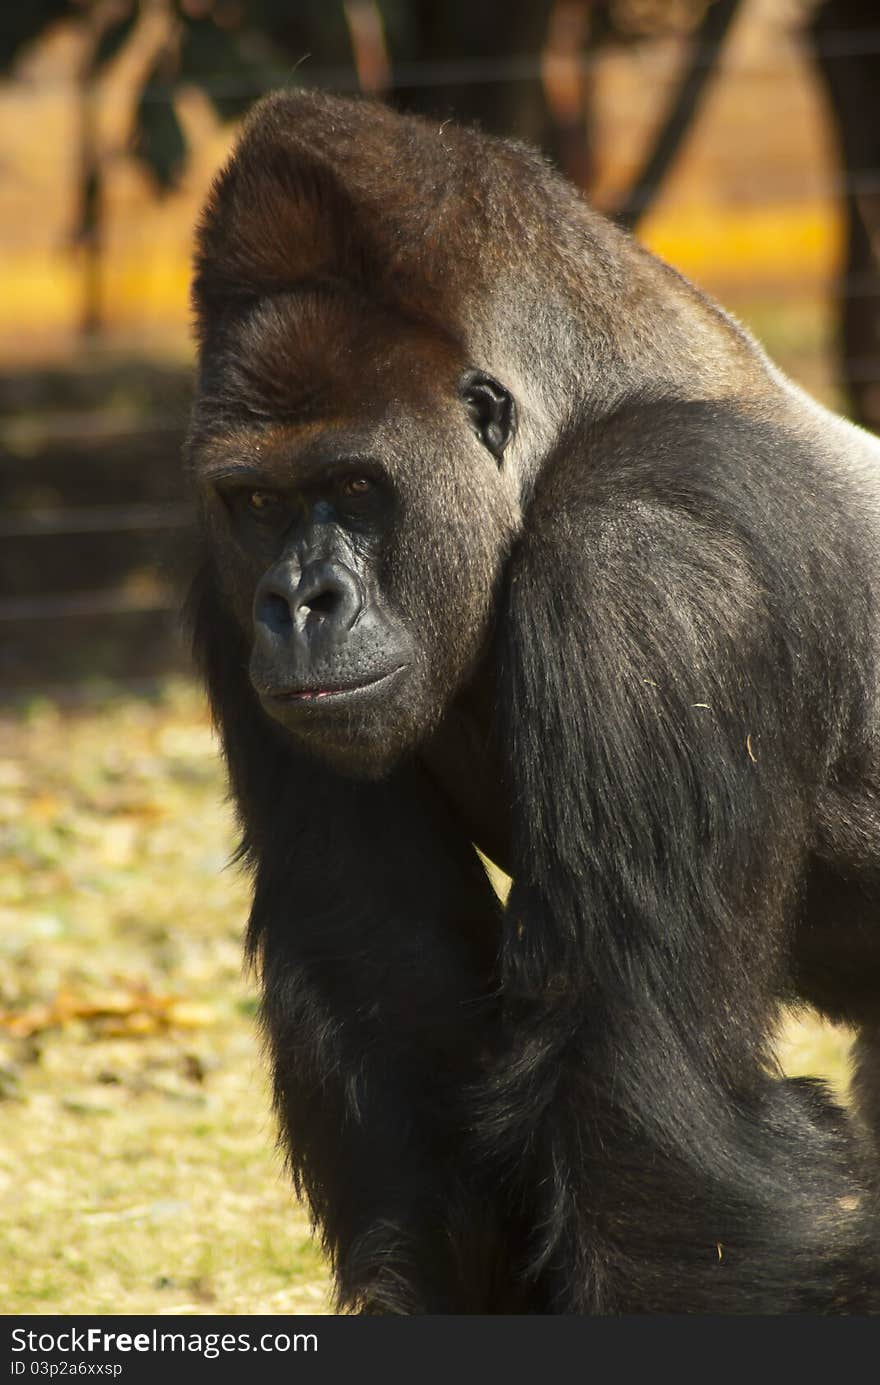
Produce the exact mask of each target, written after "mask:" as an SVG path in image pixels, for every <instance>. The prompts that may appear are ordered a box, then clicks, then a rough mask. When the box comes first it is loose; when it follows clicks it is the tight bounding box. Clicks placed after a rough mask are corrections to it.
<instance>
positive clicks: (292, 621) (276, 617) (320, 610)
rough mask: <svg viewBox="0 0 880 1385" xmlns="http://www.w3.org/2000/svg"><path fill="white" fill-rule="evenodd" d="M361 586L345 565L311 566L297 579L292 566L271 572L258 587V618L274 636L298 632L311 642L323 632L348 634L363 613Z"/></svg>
mask: <svg viewBox="0 0 880 1385" xmlns="http://www.w3.org/2000/svg"><path fill="white" fill-rule="evenodd" d="M363 605H364V601H363V593H362V591H361V586H360V583H359V582H358V580H357V578H356V577H355V575H354V573H353V572H351V571H350V570H349V569H348V568H347V567H346V566H345V565H344V563H338V562H333V561H332V560H330V559H321V560H319V561H316V562H312V563H308V564H307V565H306V566H305V567H304V568H303V570H302V572H301V573H300V575H299V579H298V580H295V579H294V577H293V573H292V571H291V569H290V568H289V567H280V566H279V567H276V568H273V569H272V571H271V572H267V573H266V575H265V577H264V578H263V579H262V581H261V582H260V584H259V586H258V587H257V591H256V596H255V598H254V619H255V622H256V624H257V626H258V627H259V626H261V625H262V626H264V627H268V629H269V630H270V631H271V632H272V634H274V635H281V636H289V635H292V634H293V633H294V632H298V633H299V634H301V635H304V636H305V637H306V638H307V639H308V638H309V637H310V636H311V635H313V634H317V633H318V632H319V631H320V632H321V634H322V635H324V636H325V637H326V636H331V637H333V636H339V635H343V634H345V633H346V632H347V631H348V630H350V629H351V627H352V626H353V625H354V623H355V621H356V620H357V618H358V616H359V615H360V614H361V611H362V610H363Z"/></svg>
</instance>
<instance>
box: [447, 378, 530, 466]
mask: <svg viewBox="0 0 880 1385" xmlns="http://www.w3.org/2000/svg"><path fill="white" fill-rule="evenodd" d="M460 388H461V397H462V399H463V400H464V402H465V404H466V406H467V411H468V415H469V417H470V420H471V423H472V425H473V428H474V432H475V433H476V435H477V437H478V438H479V439H480V442H481V443H482V444H483V446H484V447H485V448H486V449H487V451H489V452H491V453H492V456H493V457H494V458H495V460H496V462H497V463H498V464H499V466H500V465H501V459H502V457H503V455H504V449H505V447H506V446H507V444H508V443H509V442H510V439H511V438H512V437H513V432H514V429H515V427H516V409H515V406H514V402H513V399H512V398H511V396H510V395H509V394H508V392H507V390H506V389H505V388H504V386H503V385H499V383H498V381H497V380H493V379H492V377H491V375H484V374H483V373H482V372H481V371H477V370H472V371H469V372H468V374H467V375H466V376H465V377H464V379H463V380H462V382H461V386H460Z"/></svg>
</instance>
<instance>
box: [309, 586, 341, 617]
mask: <svg viewBox="0 0 880 1385" xmlns="http://www.w3.org/2000/svg"><path fill="white" fill-rule="evenodd" d="M339 602H340V597H339V594H338V592H333V591H323V592H318V594H317V595H316V596H310V597H309V598H308V600H307V601H304V602H303V606H304V607H305V609H306V610H307V611H309V612H310V614H312V615H322V616H330V615H332V614H333V612H334V611H335V610H336V608H337V606H338V605H339Z"/></svg>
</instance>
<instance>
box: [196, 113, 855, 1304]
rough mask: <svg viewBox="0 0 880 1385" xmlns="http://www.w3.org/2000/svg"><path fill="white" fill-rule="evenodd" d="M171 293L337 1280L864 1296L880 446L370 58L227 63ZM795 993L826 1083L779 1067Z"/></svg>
mask: <svg viewBox="0 0 880 1385" xmlns="http://www.w3.org/2000/svg"><path fill="white" fill-rule="evenodd" d="M193 293H194V304H195V313H196V321H197V331H198V339H199V383H198V392H197V398H196V401H195V405H194V410H193V416H192V424H191V430H190V438H189V444H188V457H189V466H190V469H191V472H192V476H193V481H194V486H195V488H196V490H197V493H198V496H199V508H200V515H201V519H200V532H201V536H202V538H201V541H200V548H199V557H198V574H197V576H196V578H195V581H194V585H193V590H192V595H191V598H190V600H191V607H190V609H191V618H192V623H193V630H194V644H195V649H196V653H197V657H198V659H199V662H200V667H201V669H202V670H203V673H204V677H205V679H206V682H207V686H208V689H209V693H210V698H211V702H212V707H213V712H214V715H215V717H216V720H217V723H218V725H219V727H220V731H221V734H222V739H223V743H224V747H225V754H226V758H227V761H228V768H229V775H230V780H231V785H232V790H233V793H234V797H235V800H236V803H237V807H238V813H239V816H240V821H241V826H242V846H241V851H242V854H243V857H244V859H245V860H246V861H247V863H248V864H249V866H250V868H251V870H252V873H253V910H252V914H251V919H250V930H249V949H250V955H251V956H252V957H253V958H254V959H255V961H256V963H257V965H258V967H259V972H260V978H261V987H262V1018H263V1025H264V1031H265V1035H266V1039H267V1045H268V1049H269V1053H270V1056H271V1063H272V1068H273V1072H274V1091H275V1102H276V1108H277V1112H278V1117H279V1121H280V1126H281V1130H282V1134H283V1141H284V1145H285V1148H286V1151H287V1156H288V1159H289V1164H290V1168H291V1172H292V1176H293V1179H294V1182H295V1185H296V1187H297V1189H298V1190H299V1191H300V1192H301V1193H302V1194H303V1195H304V1196H305V1197H306V1199H307V1200H308V1204H309V1206H310V1209H311V1212H312V1214H313V1217H314V1221H315V1224H316V1226H317V1227H318V1228H319V1230H320V1234H321V1236H322V1238H323V1243H324V1245H325V1248H326V1251H327V1253H328V1256H329V1258H330V1262H331V1265H332V1268H333V1274H334V1283H335V1289H336V1294H337V1305H338V1307H339V1308H340V1310H344V1311H356V1312H363V1313H407V1314H425V1313H447V1314H449V1313H483V1314H486V1313H508V1314H510V1313H513V1314H518V1313H566V1314H618V1313H627V1314H632V1313H639V1314H641V1313H667V1314H668V1313H685V1312H687V1313H762V1314H776V1313H787V1312H800V1313H804V1312H810V1313H814V1312H815V1313H867V1312H872V1311H877V1310H878V1309H880V1210H878V1174H877V1169H878V1152H880V1151H878V1144H880V929H878V923H880V919H878V911H880V686H878V685H880V677H878V674H880V445H878V443H877V442H876V441H874V440H873V439H872V438H870V437H869V436H868V435H867V434H866V433H863V432H861V431H859V430H858V429H857V428H856V427H854V426H852V425H851V424H849V423H847V422H845V421H844V420H843V419H841V418H838V417H835V416H834V415H832V414H830V413H828V412H826V411H825V410H824V409H822V408H821V407H819V406H818V405H817V404H815V403H813V402H812V401H811V400H810V399H809V398H808V397H807V396H806V395H804V394H803V393H802V392H801V391H800V390H799V389H798V388H797V387H796V386H795V385H794V384H792V383H791V382H790V381H788V380H787V379H786V378H785V377H784V376H783V375H782V374H781V373H780V372H779V371H778V370H777V369H776V368H775V367H774V366H773V365H772V364H771V363H770V362H769V360H768V359H767V357H766V356H765V355H764V353H763V352H762V350H761V349H760V347H759V346H758V345H757V344H756V343H755V342H754V341H753V340H752V338H751V337H750V336H749V335H748V333H747V332H745V331H744V330H743V329H742V328H741V327H740V326H739V325H738V324H737V323H736V322H735V321H733V320H732V319H731V318H730V317H728V316H727V315H726V314H725V313H724V312H723V311H722V310H721V309H720V308H718V307H717V306H716V305H715V304H714V303H712V302H711V301H709V300H708V299H707V298H705V297H704V296H703V295H702V294H701V293H699V292H698V291H697V290H696V289H695V288H693V287H692V286H691V285H690V284H689V283H687V282H686V281H685V280H684V279H682V278H680V277H679V276H678V275H677V274H676V273H675V272H674V271H673V270H671V269H670V268H668V267H667V266H666V265H665V264H663V263H661V262H660V261H659V260H657V259H655V258H654V257H653V256H651V255H650V254H649V253H647V252H646V251H645V250H644V249H642V248H641V247H640V246H639V245H638V244H637V243H636V242H635V241H634V240H632V239H631V238H630V237H629V236H628V235H627V234H625V233H623V232H622V231H620V230H619V229H618V228H616V227H615V226H614V225H613V224H611V223H610V222H609V221H607V220H605V219H603V218H602V217H601V216H599V215H597V214H596V213H595V212H594V211H592V210H591V209H590V208H589V207H588V206H587V205H585V203H584V201H583V200H582V199H581V197H580V195H579V194H578V193H577V192H576V191H575V189H574V188H572V187H570V186H569V185H568V184H567V183H566V182H565V181H564V180H563V179H562V178H561V177H559V176H558V175H557V174H556V173H554V172H553V171H552V170H551V169H550V168H549V167H548V166H547V165H546V164H545V162H544V161H543V160H542V159H541V158H540V157H539V156H538V155H537V154H536V153H535V152H533V151H530V150H529V149H527V148H524V147H522V146H521V145H519V144H515V143H509V142H505V141H501V140H497V139H492V138H488V137H487V136H485V135H484V134H482V133H480V132H479V131H477V130H473V129H464V128H458V127H456V126H455V125H454V124H451V123H448V122H445V121H444V122H443V123H442V124H441V123H440V122H432V121H430V120H423V119H419V118H415V117H408V116H403V115H400V114H397V113H395V112H394V111H392V110H390V109H388V108H386V107H383V106H381V105H379V104H375V103H372V102H370V101H352V100H343V99H338V98H334V97H331V96H328V95H324V94H318V93H315V92H304V91H285V92H282V93H279V94H275V95H273V96H271V97H269V98H267V99H266V100H264V101H263V102H261V103H260V104H259V105H258V106H257V107H256V109H255V110H254V111H253V113H252V115H251V117H250V119H249V121H248V122H247V124H246V126H245V129H244V132H243V134H242V136H241V138H240V141H239V143H238V146H237V149H236V150H235V152H234V153H233V155H232V157H231V159H230V161H229V162H228V164H227V165H226V167H225V168H224V169H223V170H222V172H221V173H220V174H219V176H218V178H217V180H216V182H215V184H214V186H213V189H212V191H211V193H210V196H209V199H208V203H207V207H206V209H205V212H204V215H203V217H202V220H201V223H200V226H199V229H198V238H197V251H196V265H195V276H194V290H193ZM478 851H479V854H478ZM485 858H489V860H490V861H492V862H495V863H496V864H497V865H498V866H499V867H501V868H502V869H503V870H504V871H505V872H507V873H508V875H509V876H510V877H511V879H512V885H511V888H510V893H509V896H508V898H507V901H506V903H505V904H504V905H502V904H501V903H500V902H499V898H498V896H497V894H496V892H495V891H494V890H493V888H492V886H491V883H490V879H489V876H488V874H487V870H486V866H485ZM802 1003H809V1004H810V1005H812V1006H816V1007H818V1008H819V1009H820V1010H821V1011H822V1012H824V1014H826V1015H828V1016H830V1017H832V1018H833V1019H835V1020H838V1021H844V1022H846V1023H848V1024H851V1025H853V1026H856V1027H858V1029H859V1037H858V1040H857V1058H858V1067H857V1072H856V1076H855V1080H854V1092H855V1103H854V1109H853V1111H852V1112H847V1111H844V1110H843V1109H842V1108H840V1107H839V1106H837V1105H836V1104H835V1103H834V1102H833V1101H832V1099H831V1097H830V1096H829V1094H828V1093H827V1092H826V1090H825V1089H824V1088H823V1086H822V1084H821V1083H819V1082H816V1081H811V1080H805V1079H802V1080H785V1079H784V1078H783V1077H782V1075H781V1073H780V1071H779V1070H778V1067H775V1066H774V1056H773V1045H772V1040H773V1035H774V1030H775V1026H776V1024H777V1021H778V1012H779V1007H780V1005H781V1004H789V1005H792V1004H802Z"/></svg>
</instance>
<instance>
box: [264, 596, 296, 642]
mask: <svg viewBox="0 0 880 1385" xmlns="http://www.w3.org/2000/svg"><path fill="white" fill-rule="evenodd" d="M259 618H260V620H261V621H262V622H263V624H264V625H268V627H269V629H270V630H271V631H272V632H273V634H276V635H285V634H287V632H288V630H290V628H291V626H292V625H293V619H292V617H291V614H290V607H289V606H288V604H287V602H286V601H285V600H284V597H283V596H278V595H276V593H275V592H267V594H266V595H265V596H264V597H263V599H262V601H261V602H260V607H259Z"/></svg>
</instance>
